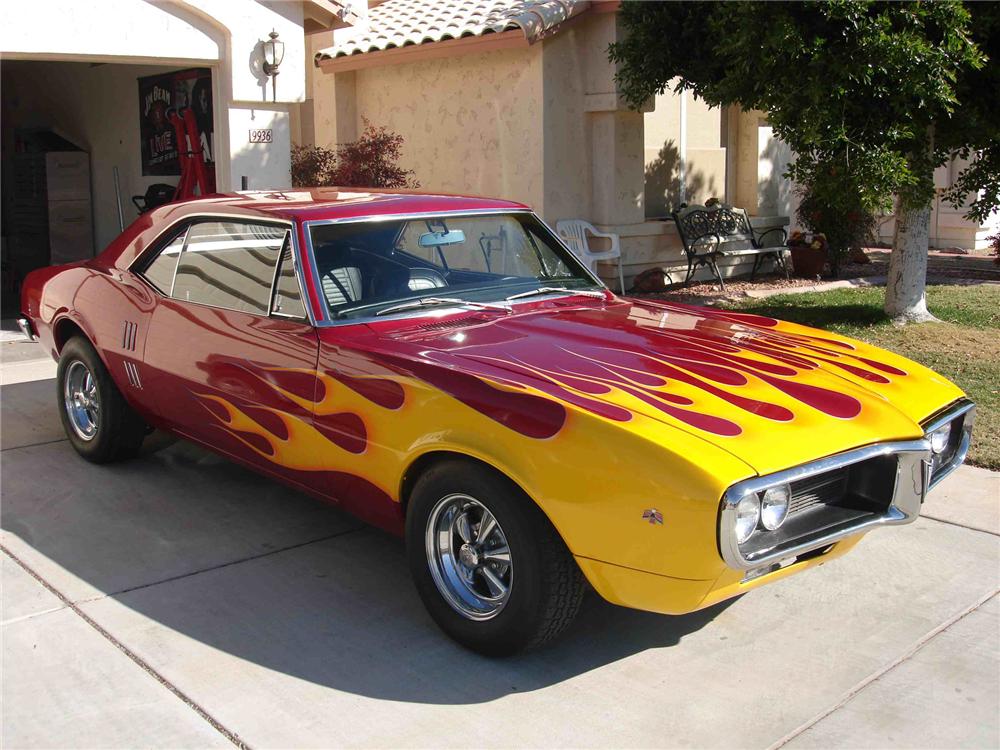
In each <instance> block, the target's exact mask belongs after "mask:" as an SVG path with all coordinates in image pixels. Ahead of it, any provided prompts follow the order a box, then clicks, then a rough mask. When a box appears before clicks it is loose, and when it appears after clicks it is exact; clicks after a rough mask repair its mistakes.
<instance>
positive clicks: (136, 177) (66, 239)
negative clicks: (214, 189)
mask: <svg viewBox="0 0 1000 750" xmlns="http://www.w3.org/2000/svg"><path fill="white" fill-rule="evenodd" d="M190 67H191V65H190V63H187V64H182V65H136V64H120V63H107V62H76V61H74V62H65V61H41V60H4V61H3V63H2V65H0V85H2V91H3V97H2V110H0V145H2V158H3V169H2V224H0V227H2V229H0V248H2V252H0V255H2V307H3V311H2V314H3V317H10V316H11V315H13V314H16V313H17V312H18V310H17V308H18V306H19V297H20V284H21V282H22V281H23V279H24V277H25V276H26V275H27V274H28V273H29V272H30V271H32V270H33V269H35V268H40V267H43V266H46V265H50V264H58V263H69V262H73V261H77V260H83V259H86V258H90V257H93V256H94V255H95V254H96V253H97V252H100V251H101V250H102V249H103V248H104V247H105V246H107V244H108V243H109V242H111V240H113V239H114V238H115V237H116V236H117V235H118V233H119V232H120V231H121V226H122V224H124V226H128V225H129V224H130V223H131V222H132V221H133V220H134V219H135V218H136V217H137V216H138V215H139V213H140V211H139V207H141V206H143V205H144V204H145V199H146V198H147V191H149V192H150V196H151V197H152V199H153V202H156V201H158V202H165V200H169V199H170V198H171V197H172V195H173V189H174V188H175V186H176V185H177V183H178V180H179V177H180V175H179V170H173V171H176V172H177V174H153V175H151V174H146V175H144V174H143V171H144V170H143V157H142V148H143V147H142V140H143V136H142V133H141V129H140V122H141V119H142V118H143V116H144V114H143V105H142V103H141V102H140V94H139V82H138V79H140V78H144V77H148V76H155V75H159V74H165V73H172V72H174V71H178V70H180V69H183V68H190ZM166 96H167V98H170V97H171V96H173V92H169V93H168V94H166ZM210 106H211V104H209V107H210ZM148 111H149V107H148V102H147V106H146V112H147V116H148ZM209 111H210V110H209ZM209 117H211V114H209ZM164 127H165V128H167V129H169V125H164ZM170 137H173V136H172V134H171V136H170ZM207 151H208V145H206V156H210V154H208V153H207ZM116 168H117V172H118V187H119V189H118V191H117V192H116V186H115V170H116ZM167 169H168V171H169V170H170V168H169V167H168V168H167ZM206 169H207V170H208V175H209V177H210V178H212V179H211V183H210V184H212V185H214V167H213V166H212V164H211V163H210V162H209V163H208V164H207V165H206ZM161 171H162V170H161ZM153 186H160V187H153ZM151 187H152V190H151ZM133 196H135V197H136V200H135V201H133ZM119 207H120V208H119ZM119 211H120V213H119Z"/></svg>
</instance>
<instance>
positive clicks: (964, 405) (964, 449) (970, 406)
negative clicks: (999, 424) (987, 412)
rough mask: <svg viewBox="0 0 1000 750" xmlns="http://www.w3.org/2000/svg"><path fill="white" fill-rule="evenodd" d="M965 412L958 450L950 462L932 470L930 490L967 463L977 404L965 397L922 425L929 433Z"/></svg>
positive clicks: (927, 433)
mask: <svg viewBox="0 0 1000 750" xmlns="http://www.w3.org/2000/svg"><path fill="white" fill-rule="evenodd" d="M963 414H964V415H965V421H964V422H963V423H962V435H961V437H959V443H958V450H957V451H956V452H955V455H954V457H952V459H951V461H950V462H949V463H948V464H946V465H944V466H941V467H939V468H938V469H936V470H935V471H934V472H932V474H931V481H930V485H929V486H928V488H927V489H928V490H932V489H934V487H936V486H937V484H938V483H939V482H940V481H941V480H942V479H944V478H945V477H946V476H948V475H949V474H951V473H952V472H953V471H955V469H957V468H958V467H959V466H961V465H962V464H963V463H965V458H966V456H968V455H969V445H971V444H972V426H973V424H975V421H976V405H975V404H974V403H972V402H971V401H969V400H968V399H965V398H963V399H961V400H959V401H958V402H956V403H955V404H953V405H951V406H949V407H947V408H946V409H945V410H944V411H942V412H940V413H939V414H938V415H937V416H934V417H931V419H930V420H928V421H927V422H926V423H925V424H922V425H921V427H923V430H924V434H925V435H929V434H930V433H932V432H934V430H936V429H938V428H939V427H943V426H944V425H946V424H948V423H949V422H951V421H953V420H955V419H957V418H958V417H961V416H962V415H963Z"/></svg>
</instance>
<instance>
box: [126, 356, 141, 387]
mask: <svg viewBox="0 0 1000 750" xmlns="http://www.w3.org/2000/svg"><path fill="white" fill-rule="evenodd" d="M125 377H127V378H128V382H129V383H130V384H131V386H132V387H133V388H138V389H139V390H142V381H141V380H140V379H139V368H138V367H136V366H135V363H134V362H130V361H129V360H127V359H126V360H125Z"/></svg>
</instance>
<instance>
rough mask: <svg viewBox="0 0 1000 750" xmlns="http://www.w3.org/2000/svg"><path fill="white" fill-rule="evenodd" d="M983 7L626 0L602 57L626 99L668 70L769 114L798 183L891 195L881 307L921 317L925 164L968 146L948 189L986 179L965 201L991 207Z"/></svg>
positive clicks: (993, 140) (978, 208) (990, 96)
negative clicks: (822, 182)
mask: <svg viewBox="0 0 1000 750" xmlns="http://www.w3.org/2000/svg"><path fill="white" fill-rule="evenodd" d="M971 5H972V6H976V5H978V4H975V3H973V4H971ZM982 5H983V6H989V7H986V8H978V7H972V8H971V10H970V9H969V8H966V7H965V6H964V5H963V4H962V3H959V2H933V3H921V2H906V3H875V2H867V1H865V0H822V1H820V2H808V3H804V2H796V3H769V2H722V3H676V4H675V3H669V4H668V3H642V2H628V3H624V4H623V6H622V10H621V18H622V22H623V24H624V26H625V29H626V35H625V37H624V39H623V40H622V41H620V42H617V43H615V44H612V45H611V48H610V50H609V55H610V57H611V60H612V61H613V62H615V63H617V64H618V66H619V67H618V76H617V77H618V81H619V84H620V86H621V88H622V91H623V93H624V95H625V97H626V98H627V99H628V101H629V102H630V103H631V104H633V105H634V106H639V105H640V104H641V103H643V102H645V101H646V100H648V98H649V97H651V96H652V95H654V94H657V93H662V92H663V91H665V90H666V87H667V86H668V85H669V84H670V82H671V81H672V80H673V79H675V78H677V79H678V83H677V84H676V86H675V88H676V89H677V90H683V89H688V90H690V91H692V92H693V93H694V95H695V96H698V97H700V98H702V99H704V100H705V101H706V102H708V103H709V104H712V105H718V106H725V105H733V104H735V105H739V106H741V107H743V108H744V109H760V110H764V111H765V112H767V113H768V118H769V121H770V123H771V125H772V127H773V129H774V132H775V134H776V135H777V136H778V137H779V138H781V139H782V140H784V141H785V142H787V143H788V144H789V145H790V146H791V148H792V149H793V151H794V152H795V154H796V158H795V161H794V162H793V163H792V164H791V166H790V167H789V172H788V176H790V177H791V178H793V179H796V180H798V181H800V182H807V181H809V180H817V179H823V177H822V175H823V171H824V170H827V172H829V170H830V169H835V170H838V171H839V174H838V180H839V181H840V182H841V183H842V184H845V185H847V186H848V187H851V186H853V189H855V190H857V192H858V196H859V200H860V202H861V204H862V205H863V206H865V207H866V208H868V209H871V210H874V209H877V208H879V207H885V206H886V204H887V202H888V201H889V200H890V199H891V197H892V196H895V201H896V233H895V241H894V245H893V252H892V256H891V259H890V271H889V283H888V285H887V288H886V311H887V312H888V313H889V314H890V315H892V316H893V318H895V319H897V320H899V321H902V322H906V321H917V320H927V319H931V316H930V314H929V313H928V311H927V306H926V300H925V296H924V284H925V282H926V275H927V245H928V238H929V224H930V205H931V201H932V199H933V197H934V183H933V173H934V169H935V167H937V166H939V165H941V164H943V163H945V162H946V161H947V160H948V158H950V157H951V156H952V155H963V154H964V155H966V156H969V155H972V156H973V163H972V165H971V166H970V167H969V168H967V169H966V170H965V171H964V172H963V173H962V175H961V176H960V177H959V180H958V184H957V187H956V191H955V192H954V193H953V195H952V196H951V197H952V198H953V200H962V199H963V198H964V195H965V193H966V192H967V191H968V190H969V189H970V188H973V189H976V190H978V189H979V188H983V187H985V188H987V189H986V190H985V192H984V193H983V195H982V196H981V197H980V198H979V200H978V202H977V204H976V205H975V206H974V209H973V210H974V211H975V212H978V213H977V215H980V216H982V215H984V212H985V214H988V213H989V212H991V211H994V210H996V208H997V191H996V189H995V188H996V184H997V182H998V177H997V175H998V174H1000V172H998V171H997V166H998V165H997V154H996V148H997V142H998V140H1000V139H998V135H1000V134H998V132H997V128H998V127H1000V116H998V114H997V107H998V106H1000V105H998V104H997V101H996V100H997V98H998V97H997V96H996V93H995V92H996V91H997V90H998V87H997V85H996V83H994V85H993V88H992V89H991V88H989V87H987V88H981V87H982V86H983V85H984V84H988V83H989V82H990V81H995V80H996V75H997V73H996V70H995V68H996V66H990V67H991V70H987V69H986V68H985V67H984V63H985V60H986V55H985V54H984V50H990V49H992V48H993V46H995V44H996V39H997V33H996V17H997V10H996V4H995V3H983V4H982ZM977 24H978V26H977ZM665 40H666V41H665ZM977 89H978V94H976V93H975V92H976V90H977ZM977 153H980V154H981V155H980V156H979V157H978V159H976V158H975V155H976V154H977ZM991 184H992V185H993V190H992V193H991V192H990V189H989V186H990V185H991ZM959 193H961V194H959Z"/></svg>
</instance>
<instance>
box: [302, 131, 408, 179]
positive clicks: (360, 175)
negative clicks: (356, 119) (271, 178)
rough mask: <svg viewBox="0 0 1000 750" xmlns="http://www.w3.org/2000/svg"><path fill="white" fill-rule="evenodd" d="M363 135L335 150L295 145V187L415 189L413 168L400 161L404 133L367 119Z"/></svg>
mask: <svg viewBox="0 0 1000 750" xmlns="http://www.w3.org/2000/svg"><path fill="white" fill-rule="evenodd" d="M364 123H365V129H364V132H363V133H362V134H361V136H360V137H359V138H358V139H357V140H356V141H352V142H351V143H345V144H342V145H340V146H338V147H337V148H336V150H334V149H329V148H324V147H322V146H293V147H292V185H294V186H295V187H323V186H329V187H370V188H377V187H382V188H415V187H419V186H420V184H419V183H418V182H417V181H416V180H414V179H413V170H410V169H403V168H402V167H400V166H399V164H398V162H399V159H400V156H401V155H402V150H403V136H401V135H399V134H398V133H393V132H391V131H389V130H388V129H387V128H385V127H375V126H374V125H372V123H371V122H369V121H368V120H367V119H365V120H364Z"/></svg>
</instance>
